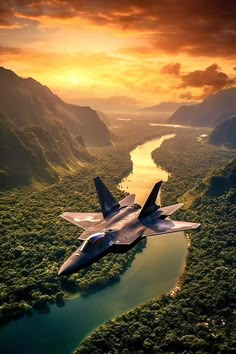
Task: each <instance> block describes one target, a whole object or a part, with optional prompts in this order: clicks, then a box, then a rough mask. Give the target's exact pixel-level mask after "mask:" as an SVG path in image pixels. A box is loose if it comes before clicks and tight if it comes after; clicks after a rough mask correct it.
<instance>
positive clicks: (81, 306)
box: [0, 145, 186, 354]
mask: <svg viewBox="0 0 236 354" xmlns="http://www.w3.org/2000/svg"><path fill="white" fill-rule="evenodd" d="M156 146H157V145H156ZM153 169H154V170H153V175H154V176H155V178H158V175H156V165H155V164H154V163H153ZM135 192H137V194H138V190H136V191H135ZM148 192H149V191H148ZM185 252H186V240H185V238H184V236H183V234H179V235H177V237H176V235H175V236H174V237H173V236H171V235H170V236H166V237H165V238H159V239H154V238H153V239H151V240H148V245H147V247H146V248H145V250H144V251H143V252H140V253H136V255H135V254H134V256H132V257H134V260H133V262H132V267H129V268H128V270H127V271H126V272H125V273H124V274H123V275H122V277H121V278H120V281H118V282H116V283H114V284H112V285H110V286H108V287H106V289H103V290H99V291H97V292H95V293H91V294H89V295H87V296H80V297H79V298H75V299H73V300H69V301H67V302H66V303H65V306H64V307H60V308H57V307H56V306H52V307H51V311H50V312H49V313H48V314H47V315H40V314H37V313H34V315H33V317H32V318H29V319H28V318H24V319H22V320H20V321H16V322H15V323H14V324H10V325H9V326H7V327H6V328H5V329H4V336H3V337H2V336H1V335H0V337H1V342H2V343H4V345H6V346H5V348H9V339H10V337H12V336H14V338H16V341H15V343H11V346H13V347H14V345H16V346H19V347H21V348H22V349H24V352H25V353H28V352H32V350H33V348H34V353H35V354H37V351H35V346H36V343H37V347H38V349H37V350H38V351H39V352H40V350H42V347H41V346H40V344H38V335H37V333H38V331H39V326H40V333H41V336H42V337H43V338H44V336H46V338H47V339H46V338H44V341H46V343H45V342H44V349H43V352H44V353H45V354H46V353H47V352H46V351H45V346H46V347H47V348H49V349H48V353H49V351H51V352H52V348H53V350H54V351H55V350H56V352H57V353H60V354H62V353H63V354H64V353H66V348H67V349H68V348H73V345H74V347H76V346H77V345H78V342H80V341H81V340H83V339H84V338H85V336H87V335H88V333H90V332H91V331H92V330H93V329H94V328H96V327H97V326H98V325H100V324H101V323H103V322H105V321H106V320H108V319H111V318H113V317H114V316H115V315H117V314H119V313H122V312H124V311H126V310H128V309H130V308H132V307H134V306H137V305H138V304H140V303H142V302H144V301H146V300H148V299H150V298H152V297H153V296H155V295H156V294H161V293H163V292H168V291H169V290H170V289H171V288H172V287H173V284H174V283H175V282H176V279H178V278H179V275H180V272H181V269H182V266H183V263H184V260H185V256H186V253H185ZM166 254H167V255H168V257H167V258H166V257H165V255H166ZM117 256H118V255H113V257H114V258H113V259H114V260H115V259H116V257H117ZM124 257H125V261H126V262H127V258H129V256H128V253H126V254H125V255H124ZM169 259H171V263H170V262H169ZM115 262H116V263H115ZM104 264H106V263H103V265H104ZM116 264H117V259H116V261H114V262H113V265H110V263H109V267H110V268H111V271H112V270H113V271H114V267H116ZM98 266H100V265H99V264H97V265H95V266H94V267H95V269H94V271H93V270H91V273H92V275H95V276H96V274H97V268H98ZM163 269H166V272H165V274H163ZM118 271H119V272H120V269H118ZM103 272H105V274H106V273H107V272H108V268H107V267H106V266H105V267H103ZM140 282H141V283H142V285H143V288H142V289H140ZM59 322H60V323H59ZM48 323H53V327H50V326H48ZM55 324H56V328H57V336H56V338H57V343H55V339H54V338H55V337H54V336H53V333H52V332H54V330H55V329H54V328H55V327H54V326H55ZM49 327H50V328H51V330H50V329H49ZM65 327H66V328H70V330H69V331H66V332H65V331H64V328H65ZM71 327H73V329H71ZM29 328H30V333H31V338H30V340H28V341H27V343H23V342H22V338H24V336H23V334H22V331H25V330H27V329H29ZM74 328H76V329H77V330H76V334H75V330H74ZM44 329H45V331H47V335H46V333H44ZM78 332H79V336H80V339H79V338H78ZM3 338H4V340H2V339H3ZM59 338H60V339H59ZM58 343H59V344H60V345H58ZM73 343H74V344H73ZM7 346H8V347H7ZM14 348H15V347H14ZM13 352H14V351H13ZM67 352H68V351H67Z"/></svg>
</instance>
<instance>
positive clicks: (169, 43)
mask: <svg viewBox="0 0 236 354" xmlns="http://www.w3.org/2000/svg"><path fill="white" fill-rule="evenodd" d="M19 16H21V17H25V18H34V19H37V20H38V21H41V23H42V22H43V21H44V20H45V18H46V17H47V18H51V19H59V20H61V21H62V22H61V25H63V21H65V20H68V19H70V20H71V21H72V20H73V21H74V24H77V25H78V24H81V23H83V25H85V24H87V25H88V26H97V27H103V28H107V29H109V30H111V29H112V30H116V31H120V32H123V33H126V32H129V31H134V32H135V33H142V34H143V35H145V38H146V40H147V42H148V43H149V45H152V46H153V48H155V49H157V50H158V51H159V52H167V53H187V54H189V55H201V56H210V55H215V56H227V55H236V46H235V42H236V22H235V18H236V4H235V2H234V1H221V0H215V1H214V2H212V0H191V1H189V0H178V1H173V0H159V1H156V0H146V1H145V2H143V1H141V0H120V1H116V2H114V1H107V0H90V1H87V0H81V1H77V0H48V1H45V0H38V1H30V0H16V1H14V2H12V1H6V2H4V4H3V5H1V8H0V19H2V20H0V23H1V21H2V22H3V23H4V21H5V25H10V24H14V23H16V22H17V19H18V18H19ZM6 19H7V20H6ZM66 23H69V21H67V22H66Z"/></svg>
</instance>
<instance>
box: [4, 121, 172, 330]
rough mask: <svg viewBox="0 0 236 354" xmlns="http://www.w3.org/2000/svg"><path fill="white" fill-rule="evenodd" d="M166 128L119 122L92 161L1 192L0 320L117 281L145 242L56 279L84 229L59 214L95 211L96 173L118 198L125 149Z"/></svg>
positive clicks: (125, 165)
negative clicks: (56, 178) (42, 182)
mask: <svg viewBox="0 0 236 354" xmlns="http://www.w3.org/2000/svg"><path fill="white" fill-rule="evenodd" d="M125 128H126V126H125ZM165 131H166V130H165V129H164V128H163V130H161V129H160V128H159V129H157V128H155V129H153V128H151V127H150V126H148V125H147V126H146V127H143V124H142V123H139V122H136V123H134V122H133V123H132V122H130V123H128V129H124V127H123V126H122V125H117V127H116V129H114V136H113V139H114V145H113V146H112V147H104V148H93V149H92V150H91V151H90V152H91V154H93V159H94V162H93V163H92V164H89V165H84V167H80V168H79V169H78V170H77V171H76V172H74V174H73V175H70V176H67V177H63V178H61V181H60V182H59V183H56V184H53V185H47V186H45V187H44V188H40V189H36V188H32V187H25V188H14V189H11V190H3V189H2V190H1V191H0V231H1V255H0V267H1V269H3V270H4V271H2V272H1V275H0V304H1V306H0V322H2V323H3V322H6V321H7V320H11V319H13V318H17V317H19V316H20V315H22V314H29V315H31V313H32V309H33V308H35V309H38V310H40V311H49V310H50V306H49V305H50V304H51V303H55V302H56V303H58V304H59V305H61V304H62V303H63V301H64V299H65V298H66V297H68V296H70V294H71V293H75V292H82V294H87V293H88V292H90V291H94V290H96V289H98V288H101V287H104V286H106V285H108V284H110V283H111V282H114V281H117V280H119V278H120V275H121V274H122V273H123V272H124V271H125V269H126V268H127V267H128V266H129V265H130V264H131V262H132V260H133V259H134V257H135V254H136V252H137V251H139V250H140V249H142V247H143V245H144V244H145V241H143V243H141V244H139V245H137V246H136V247H135V248H133V249H132V250H130V251H129V252H128V253H126V254H122V255H117V254H115V255H114V254H110V255H108V256H106V257H105V258H103V259H102V260H101V261H100V262H98V263H96V264H93V265H92V266H91V267H89V268H87V269H86V270H83V271H81V272H79V273H76V274H74V275H72V276H70V277H65V276H63V277H60V278H59V277H58V276H57V273H58V269H59V267H60V265H61V264H62V263H63V262H64V261H65V259H66V258H67V257H68V256H69V255H70V254H71V253H72V252H73V251H75V250H76V249H77V248H78V246H79V244H80V242H81V241H79V240H77V238H78V236H79V234H80V232H82V230H80V229H78V227H76V226H73V225H71V224H69V223H68V222H66V221H65V220H62V219H61V218H60V217H59V215H60V214H61V213H62V212H64V211H78V212H85V211H96V210H98V207H99V204H98V201H97V196H96V193H95V188H94V185H93V178H94V177H95V176H97V175H99V176H101V177H102V178H103V179H104V182H105V183H106V184H107V185H108V187H109V188H110V189H111V190H112V192H113V193H114V195H115V196H116V197H117V198H118V199H119V198H122V197H123V196H124V194H123V193H124V192H121V191H119V190H117V189H116V185H117V184H118V183H119V182H120V181H121V179H122V177H124V176H126V175H127V174H128V173H129V172H130V171H131V169H132V164H131V161H130V157H129V151H130V150H131V149H132V148H133V147H134V146H136V145H138V144H139V143H142V142H144V141H145V140H147V139H148V138H150V137H152V136H158V135H161V134H162V133H165ZM128 137H129V139H128ZM140 137H141V138H140Z"/></svg>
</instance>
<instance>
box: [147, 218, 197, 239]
mask: <svg viewBox="0 0 236 354" xmlns="http://www.w3.org/2000/svg"><path fill="white" fill-rule="evenodd" d="M144 226H145V229H144V233H143V237H145V236H154V235H161V234H167V233H172V232H177V231H187V230H195V229H197V228H198V227H199V226H200V224H197V223H192V222H184V221H174V220H161V219H158V220H156V221H152V222H150V224H149V225H147V224H146V225H144Z"/></svg>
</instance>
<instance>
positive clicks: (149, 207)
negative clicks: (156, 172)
mask: <svg viewBox="0 0 236 354" xmlns="http://www.w3.org/2000/svg"><path fill="white" fill-rule="evenodd" d="M161 183H162V181H160V182H157V183H156V184H155V186H154V187H153V189H152V191H151V193H150V194H149V197H148V199H147V200H146V203H145V204H144V206H143V207H142V210H141V211H140V214H139V216H138V218H139V219H141V218H145V217H146V216H148V215H150V214H152V213H153V212H154V211H156V210H157V209H159V208H160V206H159V205H157V204H156V199H157V196H158V193H159V191H160V188H161Z"/></svg>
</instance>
